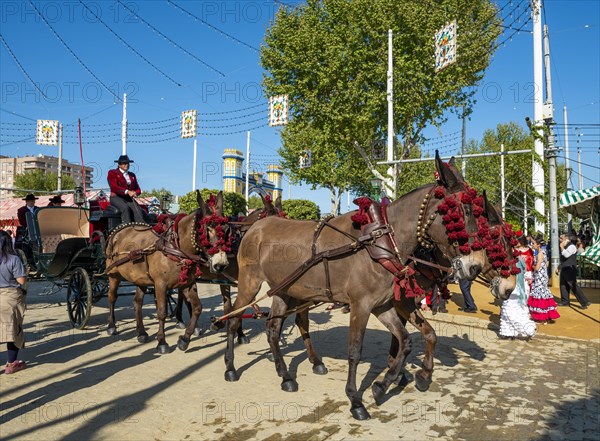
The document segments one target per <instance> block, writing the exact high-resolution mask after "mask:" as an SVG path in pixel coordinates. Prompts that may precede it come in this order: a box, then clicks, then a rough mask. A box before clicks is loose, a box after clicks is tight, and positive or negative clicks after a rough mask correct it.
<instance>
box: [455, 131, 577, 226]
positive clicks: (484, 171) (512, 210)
mask: <svg viewBox="0 0 600 441" xmlns="http://www.w3.org/2000/svg"><path fill="white" fill-rule="evenodd" d="M533 143H534V138H533V136H532V135H531V133H530V131H529V129H527V128H524V127H523V126H521V125H519V124H517V123H516V122H509V123H506V124H498V126H497V127H496V129H495V130H486V131H485V132H484V134H483V139H482V140H481V141H475V140H471V141H469V143H468V145H467V153H482V152H499V151H500V149H501V148H500V146H501V144H504V150H505V151H511V150H524V149H529V150H531V151H532V153H531V154H528V153H523V154H515V155H507V156H505V160H504V174H505V178H504V182H505V194H506V206H505V211H506V219H507V220H508V222H510V223H512V224H513V225H515V226H518V228H519V229H522V228H523V215H524V204H525V202H524V201H525V198H526V199H527V207H528V226H529V230H531V229H532V228H533V224H534V220H535V219H537V220H539V221H540V222H544V221H545V217H544V213H537V212H534V210H533V205H534V200H535V198H536V196H538V193H536V192H535V191H534V189H533V187H532V183H531V182H532V169H533V160H534V157H535V158H536V161H537V162H538V163H540V164H541V165H542V166H543V169H544V185H545V190H544V200H545V208H546V210H547V209H548V207H549V194H550V190H549V180H548V170H547V165H546V164H545V163H541V162H539V158H537V156H535V153H534V152H533ZM466 161H467V173H466V174H467V176H466V178H467V181H468V182H469V183H470V184H471V185H473V186H474V187H475V188H477V190H479V191H482V190H486V193H487V196H488V199H489V200H490V201H491V202H492V203H493V204H495V205H497V206H498V207H499V206H500V203H501V198H502V197H501V177H500V169H501V167H500V157H499V156H493V157H483V158H471V159H467V160H466ZM459 162H460V161H459ZM457 165H458V167H459V168H460V164H457ZM556 176H557V182H556V187H557V194H558V195H560V194H561V193H562V192H564V191H565V189H566V181H565V172H564V165H562V164H560V165H559V166H558V167H557V171H556ZM565 221H566V214H565V213H562V212H561V211H559V222H565Z"/></svg>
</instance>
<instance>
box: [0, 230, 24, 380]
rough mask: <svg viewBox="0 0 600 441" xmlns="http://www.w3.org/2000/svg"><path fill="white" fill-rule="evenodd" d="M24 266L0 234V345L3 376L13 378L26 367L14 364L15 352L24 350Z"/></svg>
mask: <svg viewBox="0 0 600 441" xmlns="http://www.w3.org/2000/svg"><path fill="white" fill-rule="evenodd" d="M26 281H27V278H26V273H25V266H24V265H23V262H22V261H21V258H20V257H19V256H18V255H17V254H16V253H15V251H14V249H13V246H12V240H11V238H10V236H9V235H8V233H7V232H6V231H3V230H0V343H6V345H7V349H8V361H7V363H6V366H5V367H4V373H5V374H14V373H15V372H18V371H20V370H23V369H25V368H26V367H27V365H26V364H25V362H24V361H21V360H18V359H17V355H18V354H19V349H22V348H23V347H24V346H25V334H24V332H23V317H24V315H25V310H26V306H25V289H24V288H23V286H24V285H25V283H26Z"/></svg>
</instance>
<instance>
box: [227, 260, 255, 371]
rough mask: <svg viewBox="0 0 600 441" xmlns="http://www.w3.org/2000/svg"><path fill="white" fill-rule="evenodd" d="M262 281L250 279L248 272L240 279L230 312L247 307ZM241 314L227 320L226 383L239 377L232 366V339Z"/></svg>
mask: <svg viewBox="0 0 600 441" xmlns="http://www.w3.org/2000/svg"><path fill="white" fill-rule="evenodd" d="M261 284H262V280H259V279H256V278H254V277H252V275H251V272H250V271H248V275H246V276H245V277H243V276H242V277H240V280H239V282H238V294H237V297H236V298H235V303H234V304H233V307H232V308H233V309H232V310H234V311H235V310H237V309H239V308H241V307H244V306H247V305H248V304H250V303H251V302H252V299H254V298H255V297H256V294H257V293H258V291H259V290H260V286H261ZM241 315H242V312H241V311H240V312H239V313H237V314H236V315H233V316H230V317H229V319H228V320H227V324H228V326H227V349H226V350H225V380H226V381H238V380H239V376H238V374H237V372H236V370H235V365H234V356H235V354H234V349H235V347H234V341H233V340H234V337H235V334H237V332H238V328H239V327H240V325H241V322H242V319H241Z"/></svg>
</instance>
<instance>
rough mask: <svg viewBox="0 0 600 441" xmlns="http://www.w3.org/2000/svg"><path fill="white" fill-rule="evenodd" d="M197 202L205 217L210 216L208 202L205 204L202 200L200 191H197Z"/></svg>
mask: <svg viewBox="0 0 600 441" xmlns="http://www.w3.org/2000/svg"><path fill="white" fill-rule="evenodd" d="M196 202H197V203H198V208H200V210H202V215H203V216H208V215H210V210H209V209H208V205H206V202H204V200H203V199H202V195H201V194H200V190H196Z"/></svg>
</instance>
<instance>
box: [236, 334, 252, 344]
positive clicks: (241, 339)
mask: <svg viewBox="0 0 600 441" xmlns="http://www.w3.org/2000/svg"><path fill="white" fill-rule="evenodd" d="M248 343H250V339H249V338H248V337H246V336H245V335H242V336H241V337H238V344H240V345H247V344H248Z"/></svg>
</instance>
